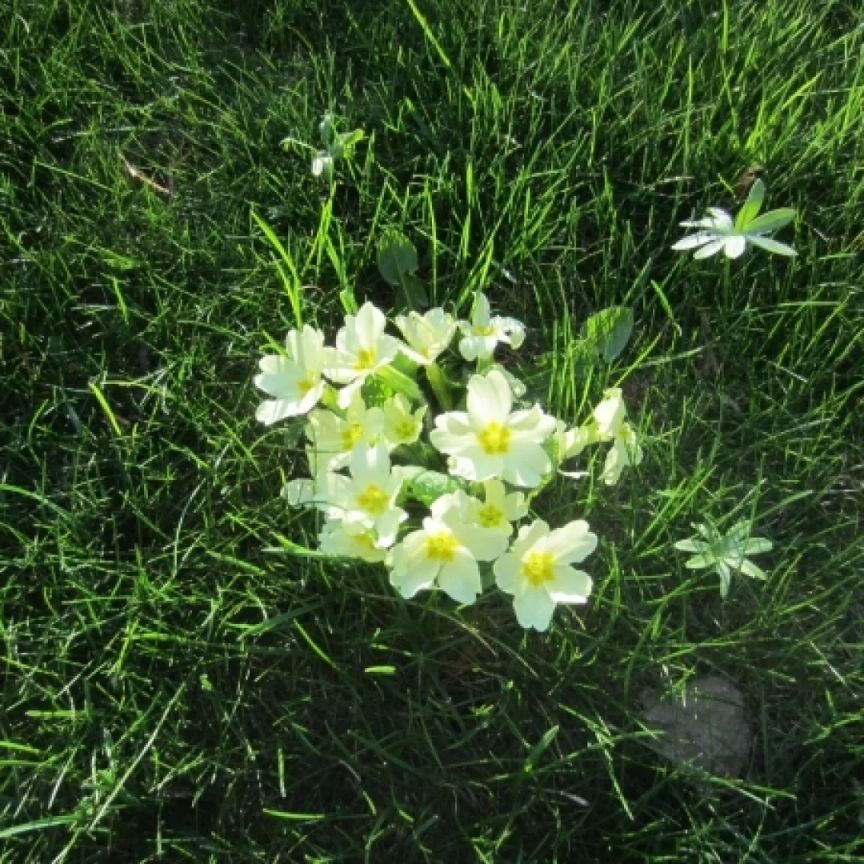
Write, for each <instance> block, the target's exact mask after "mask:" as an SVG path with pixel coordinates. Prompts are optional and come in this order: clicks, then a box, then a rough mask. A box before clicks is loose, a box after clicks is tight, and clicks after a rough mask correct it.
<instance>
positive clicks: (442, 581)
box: [438, 549, 483, 603]
mask: <svg viewBox="0 0 864 864" xmlns="http://www.w3.org/2000/svg"><path fill="white" fill-rule="evenodd" d="M438 587H439V588H440V589H441V590H442V591H443V592H444V593H445V594H447V595H449V596H450V597H452V598H453V599H454V600H455V601H456V602H457V603H473V602H474V601H475V600H476V599H477V595H478V594H479V593H480V592H481V591H482V590H483V586H482V585H481V583H480V568H479V567H478V566H477V562H476V561H475V560H474V558H473V557H472V556H471V553H470V552H469V551H468V550H467V549H459V550H457V551H456V553H455V555H454V559H453V561H450V562H448V563H447V564H445V565H444V566H443V567H442V568H441V570H440V572H439V573H438Z"/></svg>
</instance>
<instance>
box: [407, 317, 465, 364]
mask: <svg viewBox="0 0 864 864" xmlns="http://www.w3.org/2000/svg"><path fill="white" fill-rule="evenodd" d="M393 321H394V322H395V324H396V326H397V327H398V328H399V330H400V331H401V332H402V337H403V338H404V339H405V342H406V343H407V344H406V345H402V346H401V349H402V353H403V354H404V355H405V356H406V357H409V358H410V359H411V360H413V361H414V362H415V363H420V364H421V365H422V366H428V365H429V364H430V363H433V362H434V361H435V360H436V359H437V358H438V356H439V355H440V354H441V353H442V352H443V351H446V350H447V348H448V347H449V346H450V342H451V340H452V339H453V334H454V333H455V332H456V322H455V321H454V319H453V316H452V315H450V314H449V313H448V312H445V311H444V310H443V309H430V310H429V311H428V312H427V313H426V314H425V315H421V314H420V313H419V312H409V313H408V314H407V315H397V316H396V317H395V318H394V319H393Z"/></svg>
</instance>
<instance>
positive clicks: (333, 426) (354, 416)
mask: <svg viewBox="0 0 864 864" xmlns="http://www.w3.org/2000/svg"><path fill="white" fill-rule="evenodd" d="M384 425H385V418H384V412H383V411H382V410H381V409H380V408H367V407H366V403H365V402H364V401H363V397H362V396H361V395H360V392H359V391H356V392H355V393H354V395H353V397H352V399H351V402H350V403H349V404H348V407H347V408H346V410H345V416H344V417H340V416H339V415H338V414H335V413H334V412H333V411H327V410H325V409H320V408H319V409H316V410H315V411H312V412H311V414H310V415H309V420H308V422H307V423H306V437H307V438H308V439H309V443H310V446H309V448H308V455H309V465H310V468H311V470H312V472H313V473H315V474H317V473H320V472H321V471H338V470H339V469H340V468H344V467H345V466H346V465H347V464H348V462H349V460H350V457H351V451H352V450H353V449H354V447H356V446H357V445H358V444H365V445H366V446H367V447H371V446H373V445H374V444H377V443H378V440H379V438H380V437H381V434H382V432H383V430H384Z"/></svg>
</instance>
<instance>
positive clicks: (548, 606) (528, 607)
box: [513, 586, 555, 633]
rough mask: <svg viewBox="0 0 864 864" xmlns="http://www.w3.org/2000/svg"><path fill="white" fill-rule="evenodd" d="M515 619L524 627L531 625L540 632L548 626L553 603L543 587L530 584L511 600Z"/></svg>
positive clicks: (553, 607) (553, 608)
mask: <svg viewBox="0 0 864 864" xmlns="http://www.w3.org/2000/svg"><path fill="white" fill-rule="evenodd" d="M513 608H514V609H515V611H516V620H517V621H518V622H519V624H520V625H521V626H522V627H525V628H526V629H527V628H529V627H533V628H534V629H535V630H539V631H540V632H541V633H542V632H544V631H545V630H547V629H548V628H549V623H550V622H551V621H552V613H553V612H554V611H555V603H554V601H553V600H552V598H551V597H550V596H549V594H548V593H547V592H546V591H545V590H544V589H543V588H535V587H533V586H530V587H529V588H528V589H527V590H526V591H524V592H523V593H522V594H521V595H517V597H516V599H515V600H514V601H513Z"/></svg>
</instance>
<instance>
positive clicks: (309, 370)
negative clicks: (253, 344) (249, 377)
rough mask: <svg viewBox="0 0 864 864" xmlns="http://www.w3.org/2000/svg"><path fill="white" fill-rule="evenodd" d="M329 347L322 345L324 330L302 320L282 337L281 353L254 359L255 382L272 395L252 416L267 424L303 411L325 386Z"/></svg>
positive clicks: (329, 354)
mask: <svg viewBox="0 0 864 864" xmlns="http://www.w3.org/2000/svg"><path fill="white" fill-rule="evenodd" d="M332 358H333V349H332V348H325V347H324V334H323V333H321V332H320V331H319V330H316V329H315V328H314V327H310V326H309V325H308V324H306V325H305V326H304V327H303V329H302V330H291V331H290V332H289V333H288V335H287V336H286V337H285V353H284V354H265V355H264V357H262V358H261V360H260V361H259V362H258V366H259V368H260V369H261V372H260V374H258V375H256V376H255V386H256V387H258V388H259V389H260V390H263V391H264V392H265V393H266V394H267V395H268V396H273V397H275V398H273V399H265V400H264V401H263V402H262V403H261V404H260V405H259V406H258V409H257V410H256V411H255V418H256V419H257V420H258V421H260V422H261V423H265V424H267V425H268V426H270V425H271V424H273V423H276V422H278V421H279V420H284V419H285V418H286V417H296V416H298V415H300V414H306V413H307V412H309V411H310V410H311V409H312V408H314V407H315V405H317V404H318V400H319V399H320V398H321V396H322V395H323V393H324V388H325V387H326V386H327V384H326V382H325V381H324V379H323V378H322V373H323V370H324V368H325V367H326V366H328V365H329V364H330V363H331V362H332Z"/></svg>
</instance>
